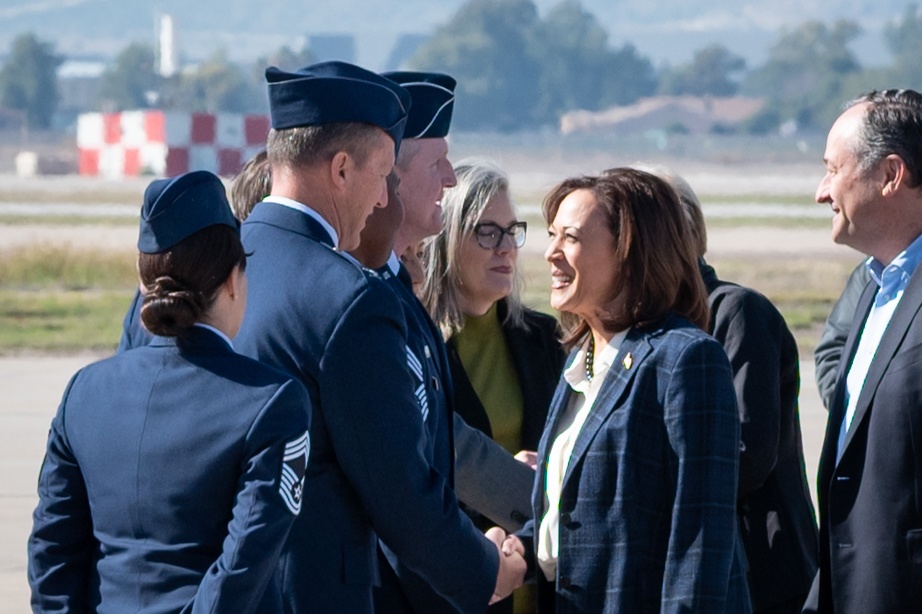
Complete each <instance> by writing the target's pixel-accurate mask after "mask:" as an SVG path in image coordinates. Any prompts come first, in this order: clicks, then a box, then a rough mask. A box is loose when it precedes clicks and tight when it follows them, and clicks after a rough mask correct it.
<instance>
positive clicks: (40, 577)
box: [29, 327, 317, 613]
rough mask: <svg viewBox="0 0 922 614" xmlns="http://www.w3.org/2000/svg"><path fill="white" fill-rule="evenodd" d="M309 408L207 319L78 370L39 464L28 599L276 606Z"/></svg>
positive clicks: (113, 605)
mask: <svg viewBox="0 0 922 614" xmlns="http://www.w3.org/2000/svg"><path fill="white" fill-rule="evenodd" d="M309 410H310V403H309V401H308V397H307V393H306V391H305V390H304V387H303V386H301V384H300V383H298V382H296V381H294V380H292V379H291V378H290V377H289V376H287V375H284V374H282V373H280V372H278V371H276V370H275V369H270V368H269V367H266V366H265V365H261V364H259V363H257V362H256V361H253V360H250V359H249V358H245V357H243V356H240V355H239V354H235V353H234V352H233V351H232V350H231V349H230V348H229V347H228V346H227V344H226V343H225V341H224V340H222V339H221V338H220V337H219V336H218V335H216V334H214V333H213V332H211V331H209V330H207V329H203V328H197V327H196V328H194V329H193V330H192V332H191V333H190V335H189V336H188V337H187V338H186V339H184V340H183V341H181V342H178V343H177V342H176V341H175V340H172V339H165V338H161V337H154V339H153V341H152V343H151V345H150V346H149V347H144V348H140V349H137V350H133V351H130V352H125V353H122V354H118V355H116V356H115V357H113V358H110V359H107V360H104V361H101V362H98V363H95V364H92V365H90V366H88V367H86V368H84V369H83V370H81V371H80V372H78V373H77V374H76V375H75V376H74V378H73V379H72V380H71V382H70V384H69V385H68V387H67V390H66V391H65V393H64V398H63V400H62V401H61V406H60V408H59V409H58V413H57V416H56V417H55V418H54V421H53V422H52V425H51V433H50V435H49V438H48V449H47V452H46V455H45V462H44V464H43V465H42V470H41V475H40V477H39V487H38V490H39V504H38V507H37V508H36V510H35V514H34V525H33V530H32V536H31V537H30V539H29V583H30V585H31V586H32V607H33V608H34V609H35V610H36V611H51V610H55V611H57V610H62V611H64V610H66V611H71V612H88V611H93V612H114V613H121V612H138V611H142V610H143V611H144V612H164V613H166V612H179V611H180V610H181V611H183V612H188V611H194V612H234V613H236V612H255V611H257V609H258V610H259V611H262V612H275V611H278V610H279V608H280V607H281V604H280V602H279V601H278V594H277V593H276V592H275V591H274V590H270V591H268V592H266V587H267V586H269V583H270V581H271V579H272V577H273V575H274V573H275V571H276V563H277V561H278V557H279V554H280V552H281V550H282V545H283V543H284V541H285V538H286V536H287V535H288V532H289V530H290V528H291V526H292V523H293V522H294V520H295V514H296V513H297V510H298V508H299V507H300V485H301V479H302V477H303V472H304V462H305V457H306V449H305V448H306V447H309V441H307V439H306V437H305V434H306V431H307V428H308V425H309V422H310V417H309V416H310V414H309ZM286 459H287V460H286ZM292 472H293V473H292ZM285 476H287V477H288V478H291V481H288V480H287V478H286V477H285ZM306 505H307V506H313V505H317V503H316V502H314V501H311V500H308V501H307V503H306ZM264 595H265V597H264Z"/></svg>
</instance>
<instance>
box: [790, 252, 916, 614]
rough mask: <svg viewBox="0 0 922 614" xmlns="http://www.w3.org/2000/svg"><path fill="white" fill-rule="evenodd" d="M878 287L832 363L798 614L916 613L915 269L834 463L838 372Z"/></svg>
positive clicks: (841, 379)
mask: <svg viewBox="0 0 922 614" xmlns="http://www.w3.org/2000/svg"><path fill="white" fill-rule="evenodd" d="M877 290H878V286H877V284H874V283H871V284H868V286H867V287H866V288H865V290H864V293H863V294H862V295H861V299H860V300H859V302H858V307H857V310H856V313H855V320H854V322H853V325H852V327H851V332H850V333H849V336H848V341H847V342H846V344H845V349H844V351H843V354H842V356H843V360H841V361H840V364H839V372H838V378H837V380H838V383H837V384H836V392H835V397H834V401H833V405H832V407H831V408H830V411H829V421H828V425H827V427H826V440H825V442H824V443H823V452H822V455H821V456H820V466H819V479H818V481H817V498H818V500H819V508H820V569H819V572H818V573H817V577H816V579H815V580H814V583H813V587H812V589H811V591H810V597H809V598H808V600H807V604H806V605H805V606H804V611H806V612H835V613H836V614H849V613H852V612H854V613H856V614H857V613H859V612H861V613H865V612H919V611H922V315H920V314H919V309H920V306H922V272H920V270H919V269H916V272H915V273H914V274H913V276H912V278H911V279H910V280H909V285H908V286H907V287H906V290H905V292H904V294H903V298H902V299H901V300H900V304H899V306H897V308H896V311H895V312H894V313H893V317H892V318H891V320H890V323H889V325H888V326H887V330H886V332H885V333H884V335H883V337H882V338H881V341H880V345H879V346H878V348H877V353H876V354H875V356H874V360H873V362H872V363H871V367H870V369H869V370H868V374H867V378H866V379H865V382H864V387H863V388H862V391H861V396H860V397H859V398H858V405H857V408H856V411H855V416H854V418H853V420H852V424H851V427H850V429H849V432H848V435H847V437H846V439H845V444H844V449H843V451H842V457H841V459H840V460H839V462H838V464H836V454H837V446H838V440H839V431H840V428H841V425H842V420H843V419H844V416H845V410H846V404H845V388H846V386H845V375H846V374H847V373H848V369H849V368H850V366H851V363H852V359H853V358H854V354H855V350H856V349H857V346H858V337H859V336H860V333H861V330H862V329H863V327H864V321H865V319H866V318H867V315H868V312H869V311H870V308H871V304H872V302H873V300H874V296H875V294H876V292H877Z"/></svg>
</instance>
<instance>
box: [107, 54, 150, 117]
mask: <svg viewBox="0 0 922 614" xmlns="http://www.w3.org/2000/svg"><path fill="white" fill-rule="evenodd" d="M161 85H162V78H161V77H160V75H159V74H157V71H156V67H155V59H154V50H153V48H151V47H150V46H149V45H144V44H141V43H132V44H130V45H128V46H127V47H125V48H124V49H123V50H122V51H121V53H119V54H118V56H116V58H115V62H114V63H113V64H112V65H111V66H109V68H107V69H106V71H105V72H104V73H103V75H102V84H101V85H100V88H99V99H100V101H101V102H102V105H103V108H104V109H106V110H110V109H111V110H113V111H123V110H125V109H140V108H145V107H150V106H153V105H154V104H156V102H157V100H158V98H159V94H160V88H161Z"/></svg>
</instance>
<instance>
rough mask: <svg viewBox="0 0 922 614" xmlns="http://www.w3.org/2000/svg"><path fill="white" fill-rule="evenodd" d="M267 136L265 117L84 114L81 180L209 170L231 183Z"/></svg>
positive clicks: (80, 135)
mask: <svg viewBox="0 0 922 614" xmlns="http://www.w3.org/2000/svg"><path fill="white" fill-rule="evenodd" d="M268 134H269V118H268V117H267V116H265V115H236V114H230V113H218V114H210V113H177V112H171V111H123V112H122V113H84V114H82V115H80V116H79V117H78V118H77V149H78V155H79V168H80V174H81V175H94V176H101V177H108V178H119V177H132V176H138V175H155V176H161V177H172V176H174V175H178V174H180V173H185V172H187V171H192V170H206V171H211V172H213V173H216V174H218V175H222V176H224V177H230V176H232V175H235V174H237V173H238V172H239V171H240V169H241V168H242V167H243V164H244V163H245V162H246V161H247V160H248V159H250V158H251V157H252V156H253V155H255V154H256V153H257V152H258V151H259V150H260V149H263V148H264V147H265V146H266V136H267V135H268Z"/></svg>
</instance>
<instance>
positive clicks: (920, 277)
mask: <svg viewBox="0 0 922 614" xmlns="http://www.w3.org/2000/svg"><path fill="white" fill-rule="evenodd" d="M918 273H919V269H916V273H914V274H913V276H912V277H911V278H910V280H909V284H908V285H907V286H906V290H905V291H904V293H903V298H902V299H900V304H899V305H898V306H897V308H896V311H895V312H894V313H893V317H892V318H891V319H890V322H889V324H887V330H886V331H884V336H883V337H881V340H880V345H879V346H877V352H875V353H874V359H873V360H872V361H871V367H870V368H869V369H868V375H867V377H866V378H865V380H864V385H863V386H862V387H861V395H860V396H859V397H858V405H857V406H856V407H855V417H854V418H853V419H852V423H851V425H850V426H849V429H848V433H847V434H846V436H845V444H844V446H843V448H842V449H843V452H844V450H846V449H848V444H849V443H851V440H852V437H853V436H854V434H855V431H856V430H857V427H858V425H859V424H860V423H861V421H862V420H863V419H864V417H865V415H866V414H867V412H868V409H869V408H870V406H871V400H872V399H873V398H874V395H875V394H876V393H877V386H878V385H879V384H880V380H881V378H882V377H883V376H884V373H885V372H886V371H887V367H889V366H890V361H891V360H892V359H893V356H894V355H895V354H896V351H897V350H898V349H899V347H900V345H901V344H902V343H903V338H905V337H906V333H907V332H908V331H909V326H910V324H912V321H913V320H914V319H915V317H916V314H917V313H918V312H919V308H920V306H922V274H918ZM862 298H864V297H862ZM872 298H873V293H872ZM843 379H844V377H843V378H841V379H840V381H842V380H843ZM843 383H844V382H843ZM836 392H837V393H838V392H840V391H839V390H837V391H836ZM837 397H838V394H837ZM843 398H844V397H843ZM843 405H844V403H843ZM839 424H841V420H840V421H839Z"/></svg>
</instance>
